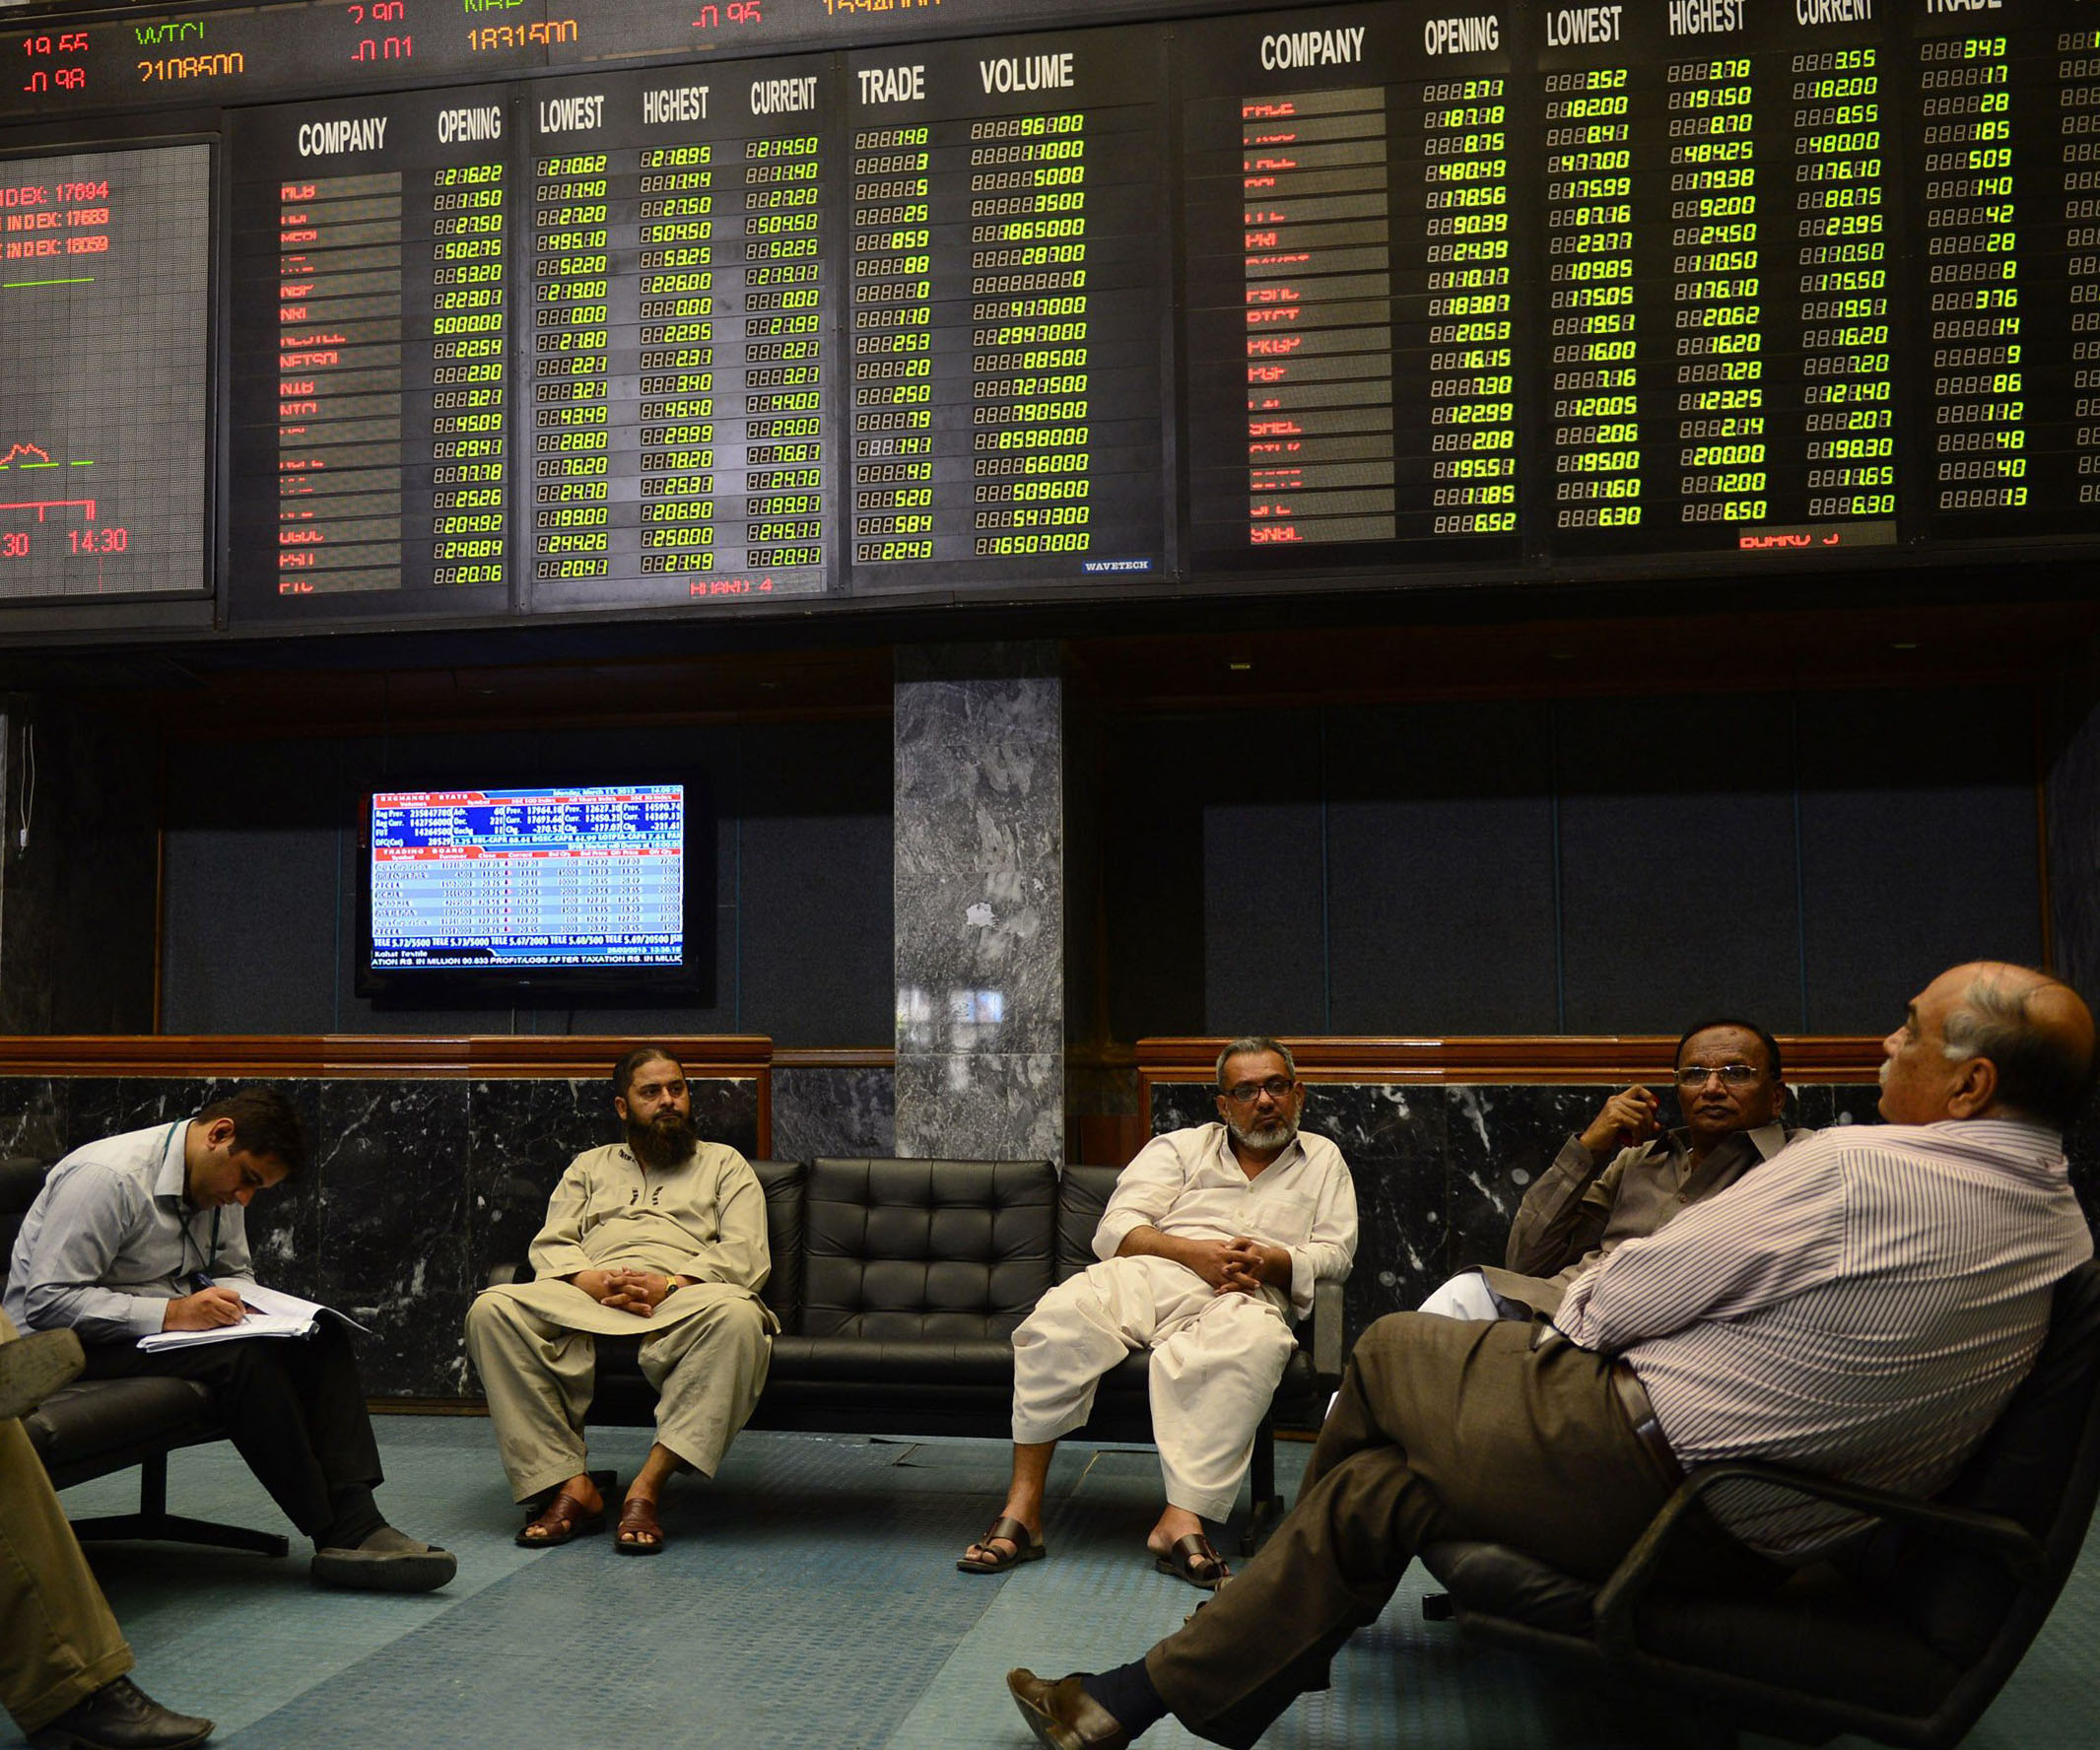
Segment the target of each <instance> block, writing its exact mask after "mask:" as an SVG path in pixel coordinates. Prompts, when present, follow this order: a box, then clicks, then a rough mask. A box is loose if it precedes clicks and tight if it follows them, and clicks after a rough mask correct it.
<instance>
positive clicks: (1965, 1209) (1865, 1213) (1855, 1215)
mask: <svg viewBox="0 0 2100 1750" xmlns="http://www.w3.org/2000/svg"><path fill="white" fill-rule="evenodd" d="M2092 1251H2093V1245H2092V1238H2091V1235H2090V1233H2089V1232H2088V1230H2087V1227H2086V1223H2085V1218H2084V1216H2083V1215H2082V1214H2081V1213H2080V1211H2079V1209H2078V1205H2077V1202H2076V1200H2075V1198H2074V1197H2073V1196H2072V1194H2071V1189H2070V1181H2069V1178H2068V1176H2067V1173H2066V1166H2065V1160H2064V1150H2063V1141H2062V1138H2061V1137H2059V1136H2058V1135H2057V1133H2056V1132H2055V1131H2053V1130H2047V1129H2043V1128H2041V1127H2039V1126H2036V1125H2033V1124H2028V1123H2021V1122H2016V1121H2013V1120H2010V1119H2001V1118H2000V1119H1979V1120H1974V1121H1970V1122H1958V1123H1957V1122H1947V1123H1938V1124H1925V1125H1905V1124H1862V1125H1848V1126H1845V1127H1842V1128H1838V1129H1833V1130H1825V1131H1821V1132H1819V1133H1818V1134H1816V1135H1813V1136H1806V1137H1803V1138H1801V1139H1800V1140H1799V1141H1797V1142H1795V1143H1794V1144H1793V1145H1792V1146H1791V1147H1789V1148H1787V1149H1785V1150H1783V1151H1781V1153H1779V1154H1778V1155H1776V1156H1774V1157H1773V1159H1772V1160H1770V1161H1769V1162H1767V1163H1766V1164H1765V1165H1764V1166H1763V1167H1761V1168H1760V1169H1759V1170H1758V1171H1757V1172H1755V1173H1753V1174H1751V1175H1749V1176H1748V1177H1747V1178H1743V1179H1742V1180H1741V1181H1740V1182H1738V1183H1737V1184H1735V1185H1733V1186H1731V1187H1729V1188H1728V1189H1727V1191H1724V1192H1723V1193H1722V1194H1721V1195H1719V1196H1717V1197H1714V1198H1712V1199H1710V1200H1709V1201H1707V1202H1704V1203H1701V1204H1698V1205H1697V1206H1695V1207H1694V1208H1691V1209H1688V1210H1686V1211H1685V1212H1684V1213H1683V1214H1682V1215H1680V1216H1678V1217H1677V1218H1676V1220H1675V1221H1673V1222H1671V1223H1670V1224H1669V1226H1668V1227H1666V1228H1664V1229H1663V1230H1662V1231H1661V1232H1660V1233H1659V1234H1657V1235H1656V1236H1655V1237H1654V1238H1652V1239H1648V1240H1636V1241H1631V1242H1629V1243H1628V1244H1627V1245H1622V1246H1621V1247H1620V1248H1619V1249H1618V1250H1617V1251H1615V1252H1613V1253H1612V1254H1611V1256H1610V1257H1609V1258H1607V1259H1606V1260H1605V1261H1604V1263H1602V1264H1601V1265H1599V1266H1598V1267H1597V1268H1596V1269H1595V1270H1593V1271H1592V1272H1591V1273H1590V1274H1589V1275H1587V1276H1585V1277H1583V1278H1582V1279H1581V1280H1580V1281H1578V1282H1577V1283H1576V1284H1575V1285H1574V1286H1573V1287H1572V1288H1571V1289H1570V1290H1569V1291H1568V1295H1567V1298H1566V1299H1565V1300H1564V1301H1563V1302H1562V1303H1561V1307H1560V1311H1559V1312H1557V1313H1556V1314H1555V1318H1554V1322H1555V1323H1556V1324H1557V1325H1558V1326H1559V1328H1560V1329H1561V1330H1562V1331H1563V1332H1565V1333H1566V1334H1567V1335H1568V1336H1569V1337H1570V1338H1571V1339H1573V1340H1574V1341H1575V1342H1577V1343H1580V1344H1581V1345H1582V1346H1583V1347H1585V1348H1587V1349H1593V1350H1598V1351H1601V1352H1603V1353H1606V1354H1620V1355H1623V1356H1624V1357H1625V1358H1626V1360H1627V1362H1628V1363H1629V1364H1630V1365H1631V1366H1632V1368H1633V1370H1634V1372H1635V1373H1636V1374H1637V1375H1639V1376H1640V1380H1641V1383H1642V1384H1643V1385H1644V1386H1645V1387H1647V1390H1648V1394H1649V1397H1650V1399H1651V1401H1652V1402H1653V1403H1654V1405H1655V1409H1656V1418H1657V1420H1658V1421H1659V1422H1660V1424H1661V1427H1662V1432H1663V1435H1664V1436H1665V1437H1666V1438H1667V1440H1668V1441H1669V1445H1670V1449H1671V1450H1672V1451H1673V1452H1675V1453H1676V1455H1677V1457H1678V1460H1679V1461H1680V1462H1681V1463H1682V1464H1683V1465H1684V1466H1685V1468H1686V1469H1688V1470H1689V1469H1692V1468H1694V1467H1696V1466H1698V1465H1701V1464H1706V1463H1711V1462H1713V1461H1715V1460H1717V1459H1721V1458H1761V1459H1769V1460H1772V1461H1774V1462H1779V1463H1785V1464H1789V1465H1793V1466H1795V1467H1797V1468H1800V1469H1804V1470H1809V1471H1814V1472H1817V1473H1819V1474H1822V1475H1827V1476H1834V1477H1841V1478H1844V1479H1846V1480H1848V1481H1852V1482H1857V1483H1863V1484H1866V1485H1868V1486H1870V1487H1874V1488H1881V1489H1888V1490H1891V1491H1894V1492H1897V1493H1900V1494H1904V1495H1913V1496H1930V1495H1932V1494H1935V1493H1937V1492H1938V1491H1939V1490H1940V1489H1942V1488H1944V1487H1945V1486H1946V1485H1947V1484H1948V1483H1949V1482H1950V1481H1952V1480H1953V1477H1954V1474H1955V1472H1956V1471H1957V1470H1959V1469H1960V1467H1961V1464H1962V1461H1963V1459H1965V1458H1966V1457H1967V1456H1968V1454H1969V1453H1970V1451H1971V1450H1972V1449H1973V1448H1974V1447H1976V1445H1977V1443H1978V1442H1979V1441H1980V1440H1982V1438H1983V1436H1984V1434H1985V1432H1986V1431H1987V1430H1988V1429H1989V1428H1990V1426H1991V1424H1992V1422H1993V1421H1994V1420H1995V1419H1996V1418H1997V1416H1998V1412H1999V1410H2001V1409H2002V1408H2003V1407H2004V1404H2005V1401H2006V1399H2007V1398H2009V1397H2010V1396H2011V1395H2012V1391H2013V1388H2014V1387H2015V1386H2016V1385H2017V1384H2018V1383H2019V1382H2020V1380H2021V1379H2022V1378H2023V1377H2024V1376H2025V1375H2026V1373H2027V1370H2028V1369H2029V1368H2030V1367H2032V1366H2033V1365H2034V1359H2035V1356H2036V1355H2037V1354H2038V1353H2039V1352H2040V1350H2041V1347H2042V1339H2043V1337H2044V1336H2045V1335H2046V1334H2047V1331H2048V1324H2049V1306H2050V1290H2051V1288H2052V1286H2053V1285H2054V1284H2055V1283H2056V1281H2057V1280H2058V1278H2059V1277H2061V1276H2063V1275H2064V1274H2065V1273H2066V1271H2068V1270H2070V1269H2072V1268H2073V1267H2074V1266H2076V1265H2077V1264H2079V1263H2082V1262H2083V1261H2084V1260H2085V1259H2086V1258H2088V1257H2090V1256H2091V1255H2092ZM1708 1499H1709V1501H1710V1503H1711V1504H1712V1506H1713V1508H1714V1512H1715V1514H1716V1516H1717V1517H1719V1518H1720V1519H1721V1520H1722V1521H1723V1522H1724V1523H1726V1524H1727V1526H1728V1527H1729V1528H1730V1529H1731V1530H1732V1531H1734V1532H1735V1534H1736V1535H1737V1536H1739V1537H1741V1538H1742V1539H1743V1540H1744V1541H1745V1542H1748V1543H1751V1544H1753V1545H1755V1546H1756V1547H1758V1548H1760V1549H1765V1550H1769V1551H1773V1552H1776V1553H1791V1552H1798V1551H1802V1550H1806V1549H1810V1548H1813V1547H1815V1546H1817V1545H1819V1544H1822V1543H1827V1542H1829V1541H1831V1540H1832V1539H1833V1538H1834V1537H1836V1536H1838V1535H1840V1534H1842V1532H1843V1531H1845V1530H1847V1529H1850V1528H1851V1527H1852V1526H1853V1524H1855V1523H1856V1522H1857V1521H1856V1520H1855V1519H1854V1518H1853V1517H1851V1516H1849V1515H1846V1514H1841V1513H1839V1512H1838V1511H1837V1510H1834V1509H1831V1508H1827V1507H1814V1506H1808V1507H1803V1506H1802V1505H1801V1504H1800V1502H1799V1498H1798V1497H1784V1496H1782V1495H1781V1494H1779V1493H1778V1492H1777V1491H1772V1490H1768V1489H1758V1488H1753V1487H1749V1486H1745V1485H1734V1486H1732V1487H1730V1488H1727V1489H1723V1490H1721V1491H1717V1493H1716V1494H1715V1495H1714V1496H1710V1497H1709V1498H1708Z"/></svg>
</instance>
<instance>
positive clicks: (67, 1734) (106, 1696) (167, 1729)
mask: <svg viewBox="0 0 2100 1750" xmlns="http://www.w3.org/2000/svg"><path fill="white" fill-rule="evenodd" d="M211 1735H212V1722H211V1721H210V1720H209V1719H197V1718H193V1717H192V1716H189V1715H187V1714H177V1713H174V1712H173V1711H172V1710H170V1709H168V1708H164V1707H162V1706H161V1704H160V1703H159V1702H157V1701H155V1700H154V1699H153V1697H151V1696H150V1695H148V1694H147V1693H146V1692H145V1691H144V1690H143V1689H141V1688H140V1687H139V1686H138V1685H137V1684H136V1683H134V1682H132V1681H131V1679H130V1678H129V1677H119V1678H118V1679H117V1680H116V1681H115V1682H114V1683H105V1684H103V1685H102V1688H100V1689H99V1690H97V1691H96V1692H95V1693H94V1694H93V1695H91V1696H90V1697H89V1698H88V1699H87V1700H86V1701H84V1702H76V1703H75V1704H74V1705H73V1706H72V1707H70V1708H68V1709H67V1710H66V1711H65V1712H64V1713H63V1714H61V1715H59V1716H58V1717H57V1718H56V1719H54V1720H52V1721H51V1723H50V1724H49V1725H47V1726H44V1727H43V1728H42V1729H41V1730H40V1731H33V1732H31V1733H30V1743H31V1744H32V1745H33V1746H34V1750H190V1746H191V1745H193V1744H201V1743H203V1742H204V1740H205V1739H206V1738H208V1737H210V1736H211Z"/></svg>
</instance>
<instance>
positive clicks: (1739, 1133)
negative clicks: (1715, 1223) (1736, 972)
mask: <svg viewBox="0 0 2100 1750" xmlns="http://www.w3.org/2000/svg"><path fill="white" fill-rule="evenodd" d="M1676 1078H1677V1099H1678V1104H1679V1105H1680V1106H1681V1107H1682V1109H1683V1113H1684V1124H1683V1126H1682V1127H1681V1128H1679V1129H1676V1130H1672V1131H1669V1132H1667V1133H1666V1134H1664V1133H1662V1132H1660V1131H1659V1130H1658V1128H1657V1125H1656V1111H1657V1107H1658V1104H1659V1103H1658V1101H1657V1099H1656V1096H1655V1095H1654V1094H1652V1093H1651V1092H1650V1091H1649V1090H1648V1089H1646V1088H1642V1087H1632V1088H1627V1089H1625V1090H1624V1091H1623V1092H1621V1093H1617V1094H1614V1095H1613V1096H1612V1097H1611V1098H1610V1099H1609V1100H1607V1101H1605V1102H1604V1106H1603V1110H1602V1111H1599V1112H1598V1113H1597V1115H1596V1117H1595V1118H1594V1119H1593V1120H1592V1122H1591V1125H1590V1127H1589V1129H1587V1130H1585V1131H1584V1132H1583V1133H1582V1134H1581V1135H1580V1136H1571V1137H1570V1138H1569V1139H1568V1140H1567V1142H1566V1143H1565V1144H1564V1145H1563V1146H1562V1148H1561V1151H1560V1153H1559V1154H1558V1155H1556V1156H1555V1157H1554V1160H1553V1165H1552V1166H1550V1167H1549V1168H1547V1169H1546V1171H1545V1172H1544V1173H1543V1174H1541V1175H1540V1176H1539V1178H1538V1182H1537V1183H1536V1184H1534V1185H1532V1187H1531V1188H1530V1190H1529V1191H1527V1192H1526V1193H1525V1194H1524V1203H1523V1205H1522V1206H1521V1207H1520V1208H1519V1209H1518V1211H1517V1219H1516V1220H1515V1221H1514V1222H1512V1223H1511V1224H1510V1244H1509V1248H1508V1250H1507V1252H1506V1253H1505V1254H1504V1257H1503V1267H1502V1268H1500V1269H1497V1268H1494V1267H1492V1266H1489V1267H1486V1268H1482V1269H1478V1270H1467V1271H1465V1272H1463V1273H1462V1274H1460V1275H1457V1276H1454V1277H1453V1278H1452V1279H1451V1280H1450V1281H1449V1282H1447V1283H1445V1284H1444V1286H1443V1287H1442V1288H1440V1289H1438V1290H1437V1291H1436V1293H1434V1294H1433V1295H1431V1296H1430V1297H1429V1299H1428V1300H1426V1301H1424V1302H1423V1303H1422V1308H1421V1310H1422V1311H1423V1312H1438V1313H1442V1314H1443V1315H1444V1316H1445V1317H1447V1318H1528V1317H1529V1316H1530V1315H1531V1314H1532V1313H1533V1312H1546V1313H1551V1312H1553V1311H1554V1309H1555V1308H1557V1307H1558V1306H1559V1305H1560V1300H1561V1296H1562V1295H1563V1294H1565V1293H1566V1292H1567V1290H1568V1286H1569V1284H1570V1283H1572V1282H1574V1280H1575V1279H1576V1278H1577V1277H1578V1276H1580V1275H1582V1274H1583V1272H1584V1271H1586V1270H1589V1269H1591V1268H1592V1267H1593V1266H1595V1265H1596V1264H1597V1263H1599V1262H1600V1261H1601V1260H1602V1259H1604V1258H1605V1257H1607V1256H1608V1255H1610V1253H1611V1252H1613V1251H1614V1250H1616V1249H1617V1248H1618V1247H1619V1246H1620V1245H1624V1244H1625V1243H1626V1242H1627V1241H1628V1240H1639V1239H1643V1238H1645V1237H1646V1236H1648V1235H1650V1234H1653V1233H1654V1232H1656V1230H1657V1229H1659V1228H1660V1227H1661V1226H1662V1225H1663V1224H1664V1223H1665V1222H1667V1221H1668V1220H1669V1219H1670V1217H1671V1216H1673V1215H1675V1214H1676V1213H1677V1212H1678V1211H1679V1210H1681V1209H1684V1208H1687V1207H1689V1206H1690V1205H1691V1204H1693V1203H1696V1202H1698V1201H1699V1200H1700V1199H1701V1198H1702V1197H1711V1196H1713V1195H1714V1193H1715V1192H1717V1191H1725V1190H1727V1187H1728V1186H1729V1185H1731V1184H1733V1183H1734V1182H1735V1181H1736V1180H1737V1179H1738V1178H1742V1176H1743V1175H1744V1174H1746V1173H1748V1172H1750V1171H1751V1170H1752V1169H1753V1168H1755V1167H1757V1166H1759V1165H1760V1164H1761V1163H1763V1162H1765V1161H1768V1160H1770V1159H1771V1158H1772V1157H1773V1156H1774V1155H1776V1154H1778V1153H1779V1151H1780V1150H1781V1149H1782V1148H1784V1147H1786V1145H1787V1144H1788V1143H1789V1142H1791V1141H1793V1140H1794V1138H1795V1137H1796V1136H1798V1135H1800V1134H1801V1132H1800V1131H1798V1130H1792V1129H1789V1128H1787V1127H1786V1125H1785V1124H1784V1123H1783V1122H1782V1118H1781V1114H1782V1113H1783V1112H1784V1111H1786V1106H1787V1084H1786V1083H1785V1082H1784V1081H1783V1080H1781V1078H1780V1055H1779V1043H1778V1042H1777V1041H1776V1040H1774V1039H1773V1037H1772V1036H1771V1035H1770V1034H1769V1033H1767V1032H1766V1031H1765V1030H1764V1029H1763V1028H1762V1027H1760V1026H1758V1025H1757V1023H1756V1022H1754V1021H1737V1020H1732V1019H1730V1020H1717V1021H1702V1022H1700V1023H1699V1024H1698V1025H1697V1026H1696V1027H1692V1028H1689V1029H1687V1030H1686V1032H1685V1033H1684V1034H1683V1036H1682V1037H1681V1038H1680V1039H1679V1040H1678V1041H1677V1055H1676Z"/></svg>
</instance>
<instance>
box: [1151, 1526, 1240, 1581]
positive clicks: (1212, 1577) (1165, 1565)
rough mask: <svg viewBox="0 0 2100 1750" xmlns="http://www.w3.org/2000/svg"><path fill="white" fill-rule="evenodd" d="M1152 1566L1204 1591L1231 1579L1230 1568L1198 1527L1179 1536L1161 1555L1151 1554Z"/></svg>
mask: <svg viewBox="0 0 2100 1750" xmlns="http://www.w3.org/2000/svg"><path fill="white" fill-rule="evenodd" d="M1152 1566H1153V1567H1155V1568H1157V1569H1158V1570H1159V1571H1160V1572H1161V1573H1162V1574H1171V1575H1173V1576H1174V1578H1175V1579H1176V1580H1185V1581H1186V1582H1188V1583H1189V1584H1190V1585H1192V1586H1196V1587H1199V1588H1200V1589H1201V1590H1203V1591H1206V1592H1214V1591H1216V1590H1217V1589H1218V1587H1220V1586H1221V1585H1223V1584H1224V1583H1225V1582H1227V1581H1228V1580H1230V1579H1232V1570H1231V1569H1230V1568H1228V1567H1227V1566H1226V1565H1225V1558H1224V1557H1223V1556H1221V1555H1219V1554H1218V1552H1217V1551H1216V1550H1214V1549H1212V1548H1211V1546H1210V1539H1209V1538H1207V1537H1205V1536H1204V1535H1203V1534H1202V1532H1200V1531H1191V1532H1189V1533H1188V1535H1187V1536H1186V1537H1184V1538H1181V1539H1179V1540H1178V1541H1177V1542H1176V1543H1175V1545H1174V1547H1173V1548H1172V1549H1170V1550H1169V1551H1168V1552H1167V1553H1166V1554H1165V1555H1163V1556H1161V1555H1155V1556H1154V1557H1153V1558H1152Z"/></svg>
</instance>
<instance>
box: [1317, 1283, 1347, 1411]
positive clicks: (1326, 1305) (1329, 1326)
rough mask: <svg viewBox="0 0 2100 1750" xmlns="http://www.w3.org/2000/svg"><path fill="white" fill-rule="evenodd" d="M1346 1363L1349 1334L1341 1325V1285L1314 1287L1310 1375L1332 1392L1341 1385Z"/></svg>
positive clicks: (1319, 1284) (1330, 1284) (1318, 1285)
mask: <svg viewBox="0 0 2100 1750" xmlns="http://www.w3.org/2000/svg"><path fill="white" fill-rule="evenodd" d="M1348 1364H1349V1350H1348V1334H1347V1332H1346V1330H1345V1329H1344V1328H1343V1323H1342V1285H1341V1284H1340V1283H1339V1282H1333V1281H1325V1282H1316V1283H1314V1284H1313V1375H1314V1378H1316V1379H1317V1380H1319V1381H1320V1385H1321V1390H1323V1391H1332V1390H1333V1389H1334V1388H1335V1387H1336V1386H1337V1385H1339V1384H1340V1383H1341V1376H1342V1370H1343V1369H1344V1368H1346V1367H1347V1366H1348Z"/></svg>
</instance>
